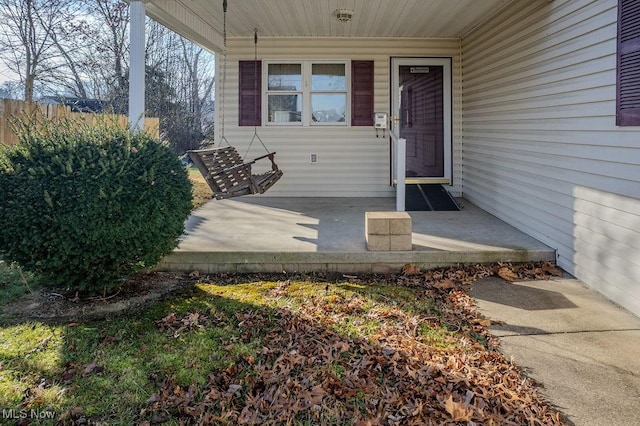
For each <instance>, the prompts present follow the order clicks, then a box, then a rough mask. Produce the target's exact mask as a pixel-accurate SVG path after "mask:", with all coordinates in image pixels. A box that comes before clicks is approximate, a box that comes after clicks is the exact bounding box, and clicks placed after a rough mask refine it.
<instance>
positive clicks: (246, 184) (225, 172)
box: [187, 0, 283, 200]
mask: <svg viewBox="0 0 640 426" xmlns="http://www.w3.org/2000/svg"><path fill="white" fill-rule="evenodd" d="M222 9H223V43H224V50H223V59H222V105H221V106H220V113H221V118H222V119H221V125H222V127H221V129H220V143H219V144H218V147H213V148H207V149H196V150H191V151H187V154H188V155H189V158H191V161H193V164H195V165H196V167H197V168H198V170H199V171H200V173H202V176H203V177H204V178H205V180H206V182H207V184H208V185H209V187H210V188H211V190H212V191H213V196H214V197H215V199H217V200H222V199H225V198H232V197H239V196H241V195H251V194H263V193H264V192H266V191H267V190H268V189H269V188H271V187H272V186H273V185H274V184H275V183H276V182H277V181H278V180H279V179H280V178H281V177H282V174H283V173H282V170H280V169H279V168H278V165H277V164H276V163H275V160H274V158H275V155H276V153H275V152H270V151H269V149H268V148H267V147H266V145H265V144H264V142H262V139H260V136H259V135H258V130H257V127H256V126H254V127H253V137H252V138H251V141H250V143H249V147H248V148H247V151H246V153H245V155H244V158H243V157H241V156H240V153H238V150H237V149H236V148H235V147H233V146H232V145H231V144H230V143H229V141H228V140H227V138H226V137H225V135H224V101H225V96H224V93H225V86H226V79H227V0H223V2H222ZM253 43H254V66H255V67H256V70H255V71H256V73H255V74H257V61H258V30H257V29H255V30H254V37H253ZM254 84H255V86H254V89H255V90H254V93H255V95H254V96H257V95H258V89H257V84H258V83H257V80H256V81H255V83H254ZM256 140H258V141H259V142H260V144H261V145H262V147H263V148H264V149H265V151H266V152H267V153H266V154H265V155H263V156H260V157H257V158H254V159H253V160H251V161H246V160H245V158H246V156H247V154H249V151H250V150H251V147H252V145H253V143H254V142H255V141H256ZM223 142H224V143H225V144H226V145H227V146H224V147H223V146H222V143H223ZM265 158H268V159H269V160H270V161H271V170H270V171H268V172H266V173H261V174H253V173H252V170H251V168H252V166H253V164H255V163H256V162H257V161H259V160H263V159H265Z"/></svg>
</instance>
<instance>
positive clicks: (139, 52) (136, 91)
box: [129, 0, 145, 130]
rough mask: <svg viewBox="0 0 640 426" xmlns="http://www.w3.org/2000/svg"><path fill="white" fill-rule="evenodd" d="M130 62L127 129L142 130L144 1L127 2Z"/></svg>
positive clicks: (133, 0) (132, 0)
mask: <svg viewBox="0 0 640 426" xmlns="http://www.w3.org/2000/svg"><path fill="white" fill-rule="evenodd" d="M129 15H130V20H131V25H130V29H129V31H130V38H129V47H130V52H131V53H130V54H131V57H130V60H129V128H130V129H131V130H141V129H143V128H144V72H145V69H144V68H145V60H144V59H145V58H144V47H145V46H144V45H145V29H144V21H145V8H144V0H131V1H130V2H129Z"/></svg>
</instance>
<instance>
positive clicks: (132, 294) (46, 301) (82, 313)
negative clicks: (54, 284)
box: [1, 272, 193, 323]
mask: <svg viewBox="0 0 640 426" xmlns="http://www.w3.org/2000/svg"><path fill="white" fill-rule="evenodd" d="M190 285H193V280H190V279H189V278H188V277H187V276H185V275H183V274H175V273H168V272H147V273H141V274H138V275H136V276H134V277H133V278H131V279H129V280H128V281H127V282H126V283H124V285H123V286H122V287H121V288H120V289H119V290H116V291H115V292H114V293H113V294H111V295H106V296H99V297H88V296H86V297H82V296H76V295H68V294H65V293H64V291H55V290H51V289H40V290H36V291H33V292H31V293H27V294H25V295H24V296H23V297H21V298H20V299H18V300H16V301H15V302H13V303H10V304H8V305H6V306H4V307H2V308H1V309H2V311H3V313H4V314H5V315H8V316H9V317H10V318H12V319H14V320H19V321H45V322H49V323H65V322H72V321H89V320H100V319H105V318H109V317H112V316H116V315H121V314H123V313H127V312H131V311H134V310H140V309H142V308H145V307H147V306H150V305H152V304H153V303H156V302H158V301H160V300H163V299H164V298H165V297H167V296H168V295H170V294H171V293H173V292H174V291H176V290H179V289H181V288H184V287H187V286H190Z"/></svg>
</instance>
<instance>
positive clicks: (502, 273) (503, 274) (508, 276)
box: [498, 266, 518, 282]
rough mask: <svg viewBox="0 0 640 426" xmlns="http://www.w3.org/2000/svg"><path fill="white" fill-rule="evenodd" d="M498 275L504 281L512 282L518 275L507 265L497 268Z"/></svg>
mask: <svg viewBox="0 0 640 426" xmlns="http://www.w3.org/2000/svg"><path fill="white" fill-rule="evenodd" d="M498 276H499V277H500V278H502V279H503V280H505V281H509V282H513V281H515V280H517V279H518V275H517V274H516V273H515V272H513V270H512V269H511V268H509V267H508V266H503V267H501V268H500V269H498Z"/></svg>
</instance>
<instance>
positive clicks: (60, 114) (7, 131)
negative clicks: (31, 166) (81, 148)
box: [0, 99, 160, 145]
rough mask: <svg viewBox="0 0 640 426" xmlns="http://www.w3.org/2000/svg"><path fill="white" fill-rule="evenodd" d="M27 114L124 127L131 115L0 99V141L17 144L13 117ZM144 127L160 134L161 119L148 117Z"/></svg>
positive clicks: (155, 134) (150, 132)
mask: <svg viewBox="0 0 640 426" xmlns="http://www.w3.org/2000/svg"><path fill="white" fill-rule="evenodd" d="M25 115H30V116H35V117H38V118H47V119H56V118H70V119H72V120H76V119H78V120H84V121H85V122H87V123H88V124H93V123H95V122H96V120H98V119H106V120H112V121H114V122H116V123H118V124H119V125H121V126H123V127H127V126H128V125H129V117H127V116H126V115H117V114H102V113H100V114H93V113H84V112H71V107H69V106H65V105H48V104H39V103H29V102H24V101H16V100H13V99H0V143H5V144H9V145H12V144H15V143H17V142H18V137H17V136H16V135H15V133H14V132H13V130H12V128H11V118H12V117H21V116H25ZM144 129H145V131H146V132H147V133H149V134H150V135H151V136H153V137H156V138H157V137H159V135H160V120H159V119H158V118H151V117H147V118H145V119H144Z"/></svg>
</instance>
